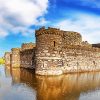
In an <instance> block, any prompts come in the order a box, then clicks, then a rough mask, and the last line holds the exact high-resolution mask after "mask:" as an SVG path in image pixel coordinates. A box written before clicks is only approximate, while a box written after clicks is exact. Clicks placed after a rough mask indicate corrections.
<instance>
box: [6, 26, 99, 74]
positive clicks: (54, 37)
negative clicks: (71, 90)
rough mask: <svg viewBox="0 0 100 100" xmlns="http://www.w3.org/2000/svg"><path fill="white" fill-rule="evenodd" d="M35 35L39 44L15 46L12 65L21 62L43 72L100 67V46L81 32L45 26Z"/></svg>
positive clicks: (37, 71)
mask: <svg viewBox="0 0 100 100" xmlns="http://www.w3.org/2000/svg"><path fill="white" fill-rule="evenodd" d="M35 36H36V45H35V44H33V43H26V44H22V47H21V48H20V50H17V51H16V49H15V50H12V53H11V55H12V56H10V57H11V58H10V59H11V65H12V64H14V63H16V62H18V64H15V65H18V66H19V67H24V68H35V73H36V74H39V75H60V74H64V73H73V72H86V71H99V70H100V49H99V48H97V47H95V46H93V45H91V44H89V43H88V42H87V41H82V36H81V34H80V33H78V32H73V31H63V30H60V29H57V28H50V27H48V28H47V29H46V28H45V27H42V28H40V29H39V30H36V32H35ZM14 52H16V53H14ZM5 55H6V54H5ZM14 55H16V56H14ZM5 60H6V56H5ZM14 61H15V62H14Z"/></svg>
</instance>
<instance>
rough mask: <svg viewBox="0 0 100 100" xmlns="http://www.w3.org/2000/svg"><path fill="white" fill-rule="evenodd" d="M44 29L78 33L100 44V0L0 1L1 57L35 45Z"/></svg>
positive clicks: (91, 41) (89, 40) (84, 38)
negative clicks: (33, 43) (22, 46)
mask: <svg viewBox="0 0 100 100" xmlns="http://www.w3.org/2000/svg"><path fill="white" fill-rule="evenodd" d="M41 26H46V27H48V26H51V27H57V28H60V29H63V30H66V31H77V32H80V33H81V34H82V36H83V41H84V40H87V41H88V42H89V43H100V39H99V38H100V0H0V56H3V54H4V52H5V51H10V49H11V48H13V47H20V46H21V44H22V43H25V42H35V29H38V28H40V27H41Z"/></svg>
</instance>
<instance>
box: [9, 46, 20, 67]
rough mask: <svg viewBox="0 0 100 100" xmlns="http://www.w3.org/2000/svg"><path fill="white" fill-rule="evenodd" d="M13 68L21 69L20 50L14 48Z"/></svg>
mask: <svg viewBox="0 0 100 100" xmlns="http://www.w3.org/2000/svg"><path fill="white" fill-rule="evenodd" d="M11 51H12V55H11V66H12V67H20V48H12V49H11Z"/></svg>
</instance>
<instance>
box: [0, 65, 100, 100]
mask: <svg viewBox="0 0 100 100" xmlns="http://www.w3.org/2000/svg"><path fill="white" fill-rule="evenodd" d="M0 100H100V72H89V73H79V74H78V73H77V74H65V75H60V76H37V75H35V74H34V73H33V71H32V70H26V69H19V68H13V69H12V68H10V66H6V67H4V66H0Z"/></svg>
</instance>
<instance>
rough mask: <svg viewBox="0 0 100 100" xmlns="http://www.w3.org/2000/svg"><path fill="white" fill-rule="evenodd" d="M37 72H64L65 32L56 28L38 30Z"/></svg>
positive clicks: (49, 73)
mask: <svg viewBox="0 0 100 100" xmlns="http://www.w3.org/2000/svg"><path fill="white" fill-rule="evenodd" d="M35 35H36V58H35V59H36V74H40V75H59V74H62V70H61V66H62V64H63V63H62V58H61V53H62V41H63V33H62V32H61V31H60V30H59V29H56V28H50V27H49V28H48V29H45V27H42V28H40V29H39V30H36V33H35Z"/></svg>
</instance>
